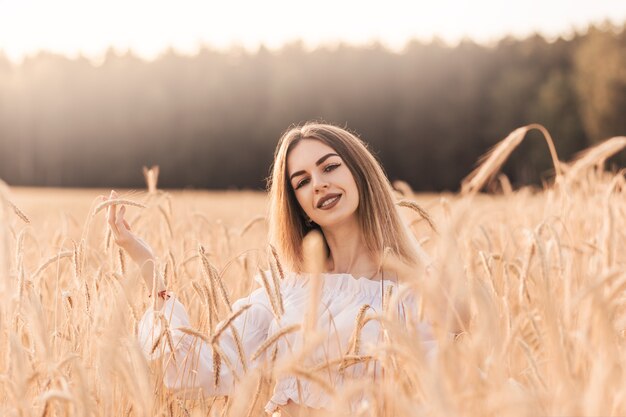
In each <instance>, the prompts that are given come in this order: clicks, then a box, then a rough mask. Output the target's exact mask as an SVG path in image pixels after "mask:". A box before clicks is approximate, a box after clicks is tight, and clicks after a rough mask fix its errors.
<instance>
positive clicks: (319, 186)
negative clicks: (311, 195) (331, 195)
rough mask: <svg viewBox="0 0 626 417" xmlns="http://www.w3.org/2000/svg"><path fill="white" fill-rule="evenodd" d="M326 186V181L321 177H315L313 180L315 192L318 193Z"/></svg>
mask: <svg viewBox="0 0 626 417" xmlns="http://www.w3.org/2000/svg"><path fill="white" fill-rule="evenodd" d="M327 188H328V183H327V182H326V181H324V180H323V179H321V178H317V179H316V180H315V187H314V189H315V194H319V193H320V192H321V191H322V190H325V189H327Z"/></svg>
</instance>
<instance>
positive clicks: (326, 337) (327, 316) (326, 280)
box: [108, 123, 432, 416]
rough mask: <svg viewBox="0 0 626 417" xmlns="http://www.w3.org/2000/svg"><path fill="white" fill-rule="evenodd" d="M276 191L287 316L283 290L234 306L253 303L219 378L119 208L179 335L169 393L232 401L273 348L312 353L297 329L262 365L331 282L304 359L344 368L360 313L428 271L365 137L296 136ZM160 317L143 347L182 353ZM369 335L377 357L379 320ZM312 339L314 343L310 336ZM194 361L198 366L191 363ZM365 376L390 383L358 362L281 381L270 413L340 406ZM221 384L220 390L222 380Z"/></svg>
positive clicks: (116, 226) (118, 232)
mask: <svg viewBox="0 0 626 417" xmlns="http://www.w3.org/2000/svg"><path fill="white" fill-rule="evenodd" d="M269 192H270V215H269V225H270V242H271V243H272V244H273V245H274V247H275V248H277V250H278V253H279V255H280V259H281V260H282V263H283V264H284V265H286V266H287V268H286V269H288V270H289V271H291V272H290V273H287V274H286V277H285V278H284V279H283V280H282V281H281V283H280V290H279V294H278V295H277V297H279V298H280V301H281V304H282V309H280V308H277V307H276V306H275V305H272V301H273V300H272V299H271V298H272V297H273V295H272V294H271V292H272V289H271V288H270V289H267V288H264V287H261V288H259V289H257V290H255V291H254V292H252V293H251V294H250V296H249V297H246V298H244V299H241V300H239V301H237V302H236V303H234V305H233V311H237V310H238V309H241V308H242V307H244V306H247V305H250V306H249V307H246V308H247V310H246V311H245V312H244V313H243V314H241V315H239V316H238V317H237V318H236V319H235V320H234V321H233V322H232V326H231V327H232V328H233V329H234V330H233V331H232V332H223V333H222V336H221V338H220V340H219V350H221V352H219V354H220V355H222V357H223V359H224V362H228V363H229V364H230V365H229V366H221V367H220V370H219V375H218V378H216V375H215V372H214V370H215V366H214V361H213V359H214V352H215V349H213V348H212V347H211V346H210V345H208V344H207V343H205V342H199V341H198V338H196V337H193V336H191V335H189V334H186V333H183V332H182V331H179V330H176V329H178V328H181V327H187V326H189V319H188V317H187V313H186V311H185V308H184V307H183V306H182V305H181V304H180V303H179V302H178V301H177V300H176V298H175V296H174V295H173V294H171V293H168V292H167V289H166V288H165V286H164V284H163V282H162V281H161V280H160V278H158V277H157V278H153V275H154V274H153V265H154V255H153V253H152V251H151V249H150V247H149V246H148V245H147V244H145V243H144V242H143V241H141V240H140V239H139V238H137V237H136V236H135V235H134V234H132V233H131V231H130V227H129V225H128V223H127V222H126V221H125V220H124V213H125V208H124V207H123V206H122V207H121V208H120V210H119V212H118V213H116V208H115V206H110V208H109V213H108V222H109V225H110V227H111V229H112V232H113V235H114V237H115V241H116V242H117V244H118V245H119V246H121V247H122V248H124V249H125V250H126V251H127V253H128V254H129V255H130V257H131V258H132V259H133V260H134V261H135V262H136V263H137V264H138V265H140V266H141V270H142V275H143V277H144V279H145V281H146V284H147V286H148V289H150V290H151V292H152V293H153V294H158V298H157V299H156V300H155V303H154V310H157V311H162V312H163V317H166V318H167V321H168V322H169V328H170V329H172V335H173V338H174V339H175V340H174V343H173V346H174V359H175V360H169V361H167V367H166V370H165V376H164V383H165V384H166V385H167V386H169V387H171V388H175V389H183V388H202V390H203V391H204V393H205V394H207V395H228V394H229V393H231V392H232V389H233V386H234V385H235V380H236V379H237V378H239V377H240V376H241V374H243V373H244V371H245V370H249V369H251V368H254V367H258V366H260V365H261V364H263V363H265V362H266V361H267V360H270V359H271V358H270V356H272V355H271V354H272V353H274V355H277V357H278V358H281V357H284V356H285V355H289V354H293V353H294V352H301V351H302V350H303V349H304V348H306V347H307V342H306V341H305V339H304V338H303V337H302V336H301V335H299V334H298V333H297V332H289V333H285V334H284V336H282V337H280V338H278V339H277V340H276V343H275V351H274V352H272V351H273V349H266V350H265V351H264V352H263V354H261V355H254V356H255V357H254V358H251V356H253V354H254V353H255V352H258V349H259V347H261V345H263V343H264V342H265V341H267V340H268V339H269V338H271V337H272V336H273V335H276V334H277V333H278V332H280V331H281V330H283V331H284V330H285V329H286V328H288V327H289V326H293V325H294V324H303V325H304V321H306V320H307V313H306V312H307V309H308V307H307V305H308V300H309V299H310V298H311V297H310V293H311V290H312V288H314V287H315V285H319V296H318V298H317V300H319V301H318V303H319V305H318V308H317V311H316V312H315V310H313V311H314V313H313V314H312V315H311V316H309V318H310V317H314V321H315V323H316V325H315V329H316V330H317V331H318V332H321V334H322V335H323V336H322V337H321V342H318V344H317V345H316V346H314V347H313V348H312V349H309V350H308V351H307V352H308V354H307V357H306V358H305V359H304V360H305V361H306V362H307V365H316V364H317V365H319V364H320V363H324V361H328V362H332V360H334V359H336V358H338V357H341V356H342V355H345V354H346V353H347V352H349V351H350V348H351V346H352V345H351V343H353V342H354V336H353V334H354V329H355V318H356V317H357V315H359V313H360V312H361V314H362V313H363V311H365V309H367V308H371V309H372V310H374V311H375V312H380V310H381V308H382V306H383V298H384V296H385V294H386V293H387V294H389V291H392V290H393V288H391V289H388V287H396V285H397V281H398V277H399V275H401V272H400V271H412V272H413V273H414V274H417V273H418V272H417V271H418V270H419V269H418V267H420V265H421V267H425V266H427V265H426V264H428V263H429V261H428V258H427V256H426V255H425V254H424V253H423V252H422V251H421V249H420V247H419V245H418V244H417V243H416V242H415V240H414V239H413V237H412V236H411V234H410V232H409V231H408V229H407V228H406V227H405V225H404V224H403V223H402V220H401V218H400V216H399V214H398V211H397V210H396V206H395V204H394V198H393V195H392V189H391V186H390V184H389V181H388V180H387V178H386V176H385V174H384V172H383V170H382V168H381V167H380V165H379V164H378V162H377V161H376V159H375V158H374V157H373V156H372V154H371V153H370V152H369V151H368V150H367V148H366V146H365V145H364V144H363V142H361V140H360V139H358V138H357V137H356V136H355V135H353V134H351V133H350V132H348V131H346V130H344V129H341V128H339V127H336V126H332V125H327V124H318V123H307V124H305V125H303V126H300V127H294V128H292V129H290V130H289V131H287V132H286V133H285V134H284V135H283V136H282V137H281V139H280V141H279V143H278V146H277V149H276V152H275V155H274V165H273V172H272V177H271V179H270V184H269ZM114 196H115V195H114V193H112V195H111V197H114ZM312 230H318V231H319V232H321V236H322V237H323V240H322V242H323V246H322V247H323V248H324V254H323V257H322V258H321V260H322V263H323V265H321V268H320V267H318V268H317V269H321V271H318V272H322V274H321V275H317V277H318V278H317V279H318V280H321V282H320V281H315V276H314V275H312V274H311V272H313V269H315V266H311V265H310V263H309V264H307V262H306V259H305V255H304V253H303V252H304V251H303V241H304V240H305V236H307V234H309V233H310V232H311V231H312ZM384 258H385V259H388V258H394V259H396V261H397V262H396V265H401V267H400V268H391V269H390V268H389V267H383V266H384V265H385V263H384V262H383V261H384ZM421 270H422V271H423V269H421ZM259 278H263V277H259ZM267 282H268V281H266V283H267ZM266 287H267V285H266ZM268 293H269V295H268ZM364 306H367V307H364ZM395 308H396V310H397V315H398V317H400V318H404V319H407V317H406V316H407V315H409V314H414V309H415V303H414V302H413V301H411V299H404V300H403V302H398V303H397V306H395ZM154 310H153V308H150V309H149V310H148V311H147V312H146V314H145V315H144V316H143V318H142V320H141V322H140V325H139V338H140V341H141V343H142V345H143V346H144V349H145V351H146V354H147V356H148V357H149V358H151V359H154V358H155V357H157V356H159V355H161V354H163V353H165V354H166V355H171V349H170V348H169V347H168V346H165V347H164V348H163V349H162V350H157V351H155V352H151V350H152V349H151V348H150V347H151V346H153V345H154V343H155V338H156V337H158V335H159V334H160V332H161V328H160V325H161V322H162V319H160V320H155V314H154ZM276 310H279V311H276ZM283 311H284V313H283ZM418 331H419V334H420V336H421V339H422V340H423V341H424V343H426V342H427V341H428V340H432V336H431V335H430V331H429V326H428V324H426V323H421V324H418ZM235 333H236V334H235ZM360 337H361V346H362V348H361V352H358V353H360V354H367V353H368V352H369V351H370V350H371V349H372V347H373V346H375V344H376V342H377V341H378V340H379V339H380V338H381V329H380V325H379V323H378V322H376V321H368V322H367V324H365V325H364V326H363V328H362V329H361V336H360ZM238 338H239V339H240V341H238V340H236V339H238ZM306 340H307V341H309V343H312V342H310V338H309V339H306ZM318 340H319V339H318ZM239 342H240V343H239ZM431 343H432V342H431ZM238 344H239V345H240V346H241V347H242V348H243V351H244V352H243V353H242V352H240V351H241V348H240V349H238V348H237V345H238ZM238 350H239V351H238ZM352 353H357V352H352ZM189 357H193V358H194V360H186V358H189ZM243 362H246V363H243ZM329 369H330V368H329ZM190 375H193V377H190ZM364 376H367V377H371V378H377V377H379V376H380V369H379V366H378V365H377V364H376V363H374V364H373V365H372V364H370V363H357V364H355V365H354V366H351V369H350V371H349V372H336V371H334V372H328V373H325V374H324V376H323V377H322V378H323V379H324V381H322V382H320V381H317V382H316V381H312V380H311V379H309V378H306V377H304V378H303V377H302V375H298V374H297V372H294V374H293V375H289V374H287V375H284V376H281V377H280V378H279V379H278V381H277V383H276V386H275V388H274V392H273V395H272V397H271V400H270V402H269V403H268V404H267V406H266V411H267V412H270V413H271V412H275V411H280V412H282V415H301V416H302V415H310V413H312V412H313V411H314V410H315V409H324V408H330V407H332V398H331V396H330V395H329V393H328V392H327V390H328V387H340V386H341V385H342V384H344V383H345V382H346V380H347V379H352V380H354V379H358V378H363V377H364ZM218 379H219V384H215V382H216V381H217V380H218Z"/></svg>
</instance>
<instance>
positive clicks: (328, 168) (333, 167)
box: [324, 162, 341, 172]
mask: <svg viewBox="0 0 626 417" xmlns="http://www.w3.org/2000/svg"><path fill="white" fill-rule="evenodd" d="M339 165H341V164H340V163H338V162H336V163H334V164H328V165H326V167H324V172H330V171H333V170H334V169H336V168H337V167H339Z"/></svg>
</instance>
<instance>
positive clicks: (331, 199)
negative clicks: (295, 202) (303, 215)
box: [317, 193, 341, 210]
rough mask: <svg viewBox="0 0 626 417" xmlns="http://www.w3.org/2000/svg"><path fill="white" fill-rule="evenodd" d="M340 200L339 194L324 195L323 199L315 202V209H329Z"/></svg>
mask: <svg viewBox="0 0 626 417" xmlns="http://www.w3.org/2000/svg"><path fill="white" fill-rule="evenodd" d="M340 198H341V194H339V193H334V194H328V195H325V196H324V197H322V198H320V201H318V202H317V208H318V209H322V210H326V209H329V208H331V207H334V206H335V204H337V202H338V201H339V199H340ZM324 203H327V204H326V205H324Z"/></svg>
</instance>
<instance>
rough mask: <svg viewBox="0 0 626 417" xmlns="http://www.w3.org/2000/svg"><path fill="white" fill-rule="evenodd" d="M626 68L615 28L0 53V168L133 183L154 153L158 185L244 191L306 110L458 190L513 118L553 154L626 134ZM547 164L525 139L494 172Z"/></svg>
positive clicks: (20, 179)
mask: <svg viewBox="0 0 626 417" xmlns="http://www.w3.org/2000/svg"><path fill="white" fill-rule="evenodd" d="M625 68H626V31H625V30H624V25H623V26H622V27H619V28H617V27H614V26H610V25H604V26H602V27H590V28H589V30H588V31H586V32H585V33H579V34H576V35H575V36H573V37H572V38H570V39H563V38H560V39H558V40H556V41H553V42H548V41H546V40H545V39H544V38H542V37H541V36H539V35H534V36H530V37H528V38H526V39H514V38H510V37H508V38H504V39H502V40H500V41H499V42H497V43H496V44H495V45H491V46H485V45H480V44H476V43H474V42H472V41H469V40H467V41H463V42H461V43H460V44H458V45H457V46H455V47H450V46H447V45H445V44H444V43H442V42H440V41H437V40H435V41H432V42H428V43H424V42H419V41H411V42H409V43H408V44H407V45H406V47H405V48H404V50H403V51H402V52H401V53H397V52H392V51H390V50H388V49H386V48H385V47H383V46H381V45H379V44H372V45H369V46H363V47H356V46H348V45H338V46H334V47H319V48H317V49H315V50H307V49H306V48H305V47H304V46H303V45H302V44H301V43H299V42H296V43H292V44H289V45H286V46H284V47H283V48H282V49H280V50H276V51H270V50H267V49H266V48H263V47H261V48H259V50H258V51H256V52H246V51H245V50H240V49H232V50H229V51H217V50H214V49H211V48H209V47H205V48H203V49H201V50H200V51H199V52H198V54H196V55H194V56H186V55H181V54H178V53H177V52H176V51H173V50H169V51H166V52H165V53H163V54H162V55H161V56H160V57H159V58H157V59H155V60H153V61H144V60H142V59H139V58H138V57H136V56H135V55H133V54H132V53H131V52H127V53H121V54H120V53H116V52H114V51H112V50H110V51H109V52H108V53H107V54H106V56H105V58H104V60H103V62H102V63H100V64H99V65H94V64H93V63H92V62H90V61H89V60H87V59H85V58H82V57H79V58H75V59H70V58H67V57H64V56H59V55H54V54H50V53H39V54H38V55H36V56H33V57H29V58H27V59H25V60H23V61H22V62H21V63H20V64H19V65H17V64H13V63H11V62H10V61H9V60H8V59H7V58H6V57H5V56H4V55H1V54H0V178H2V179H3V180H5V181H6V182H8V183H9V184H11V185H43V186H72V187H141V186H142V185H143V184H142V183H143V178H142V175H141V167H142V166H144V165H153V164H158V165H159V166H160V167H161V178H160V181H159V184H160V186H162V187H167V188H181V187H197V188H253V189H257V188H262V187H264V185H265V178H266V177H267V176H268V173H269V168H270V164H271V161H272V157H273V151H274V148H275V145H276V142H277V140H278V138H279V137H280V135H281V133H282V132H284V131H285V130H286V129H287V128H288V127H289V126H290V125H292V124H294V123H295V124H298V123H302V122H304V121H306V120H312V119H316V120H323V121H326V122H330V123H335V124H338V125H341V126H346V127H348V128H349V129H351V130H352V131H354V132H356V133H358V134H359V135H360V136H361V137H362V138H363V139H364V140H365V141H366V142H367V143H368V144H369V146H370V147H371V149H372V150H373V151H374V152H375V153H376V155H377V156H378V158H379V159H380V160H381V162H382V163H383V166H384V168H385V170H386V171H387V173H388V175H389V176H390V178H391V179H392V180H395V179H402V180H404V181H406V182H408V183H409V184H410V185H411V186H412V187H413V188H414V189H416V190H422V191H439V190H456V189H457V188H458V187H459V184H460V180H461V179H462V178H463V177H464V176H465V175H466V174H468V173H469V172H470V171H471V170H472V168H473V167H474V166H475V163H476V161H477V158H478V157H479V156H480V155H481V154H483V153H484V152H485V151H486V150H488V149H489V147H490V146H492V145H493V144H495V143H496V142H498V141H499V140H501V139H502V138H504V137H505V136H506V135H507V134H508V133H509V132H510V131H511V130H513V129H515V128H517V127H519V126H522V125H526V124H529V123H541V124H543V125H544V126H546V128H547V129H548V130H549V131H550V132H551V134H552V136H553V138H554V140H555V145H556V148H557V151H558V153H559V156H560V158H561V160H567V159H569V158H571V157H572V156H573V155H574V154H575V153H576V152H578V151H580V150H582V149H584V148H586V147H588V146H591V145H593V144H594V143H597V142H598V141H601V140H603V139H606V138H608V137H610V136H615V135H624V134H626V117H624V115H626V70H625ZM535 134H536V133H535ZM532 135H533V134H531V136H532ZM624 159H625V158H624V157H622V158H621V159H618V160H617V161H616V163H623V162H624ZM549 168H550V158H549V154H548V151H547V149H546V147H545V143H543V141H541V140H538V138H533V137H529V138H527V140H525V141H524V143H523V144H522V145H521V147H520V148H519V149H518V150H516V151H515V153H514V154H513V155H512V157H511V159H510V160H509V161H508V162H507V164H506V165H505V167H504V171H505V173H506V174H507V175H508V176H509V178H510V180H511V181H512V182H513V183H514V184H518V185H519V184H530V183H538V182H540V181H541V180H542V179H545V177H546V176H549V175H550V172H549Z"/></svg>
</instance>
